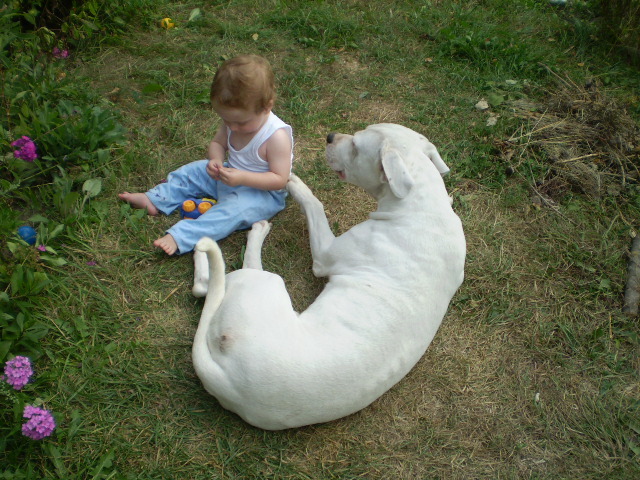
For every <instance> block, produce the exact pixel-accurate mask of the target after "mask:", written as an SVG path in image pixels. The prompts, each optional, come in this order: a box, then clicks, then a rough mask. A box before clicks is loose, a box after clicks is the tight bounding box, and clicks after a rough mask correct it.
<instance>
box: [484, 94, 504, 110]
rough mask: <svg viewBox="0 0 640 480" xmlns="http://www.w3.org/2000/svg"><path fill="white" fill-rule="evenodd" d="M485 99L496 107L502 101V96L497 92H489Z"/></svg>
mask: <svg viewBox="0 0 640 480" xmlns="http://www.w3.org/2000/svg"><path fill="white" fill-rule="evenodd" d="M487 101H488V102H489V104H490V105H491V106H493V107H498V106H500V105H502V104H503V103H504V96H503V95H500V94H499V93H489V94H488V95H487Z"/></svg>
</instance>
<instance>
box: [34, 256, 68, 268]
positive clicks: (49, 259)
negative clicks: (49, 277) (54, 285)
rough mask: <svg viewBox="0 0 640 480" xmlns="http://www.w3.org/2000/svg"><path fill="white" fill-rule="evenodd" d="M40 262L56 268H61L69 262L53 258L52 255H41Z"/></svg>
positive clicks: (60, 258)
mask: <svg viewBox="0 0 640 480" xmlns="http://www.w3.org/2000/svg"><path fill="white" fill-rule="evenodd" d="M40 260H42V261H43V262H45V263H47V264H48V265H52V266H54V267H61V266H62V265H66V264H67V261H66V260H65V259H64V258H62V257H53V256H51V255H40Z"/></svg>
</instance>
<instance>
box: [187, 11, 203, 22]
mask: <svg viewBox="0 0 640 480" xmlns="http://www.w3.org/2000/svg"><path fill="white" fill-rule="evenodd" d="M201 16H202V12H201V11H200V9H199V8H194V9H193V10H191V13H190V14H189V20H187V21H188V22H191V21H193V20H196V19H198V18H200V17H201Z"/></svg>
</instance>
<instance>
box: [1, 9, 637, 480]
mask: <svg viewBox="0 0 640 480" xmlns="http://www.w3.org/2000/svg"><path fill="white" fill-rule="evenodd" d="M36 3H37V2H36ZM43 3H44V2H43ZM86 3H91V2H86ZM117 3H118V2H112V3H109V2H106V3H105V4H100V5H103V7H102V8H104V11H103V12H102V13H103V14H104V13H108V14H106V15H102V16H101V15H100V12H98V11H97V10H96V12H95V14H94V13H92V11H91V10H90V9H87V10H83V12H84V13H83V14H82V15H84V16H82V15H80V14H78V13H77V12H76V15H79V16H80V17H81V18H82V19H83V20H84V21H81V20H80V21H79V23H77V24H73V23H71V24H72V25H76V26H74V27H73V28H72V27H65V28H66V29H67V33H66V35H67V36H66V37H65V36H64V35H63V32H62V30H60V31H58V30H56V28H58V27H56V26H52V27H51V32H53V36H52V35H49V34H48V33H47V32H43V30H42V28H43V26H42V25H41V24H38V21H39V20H34V21H35V23H36V24H37V25H36V26H37V27H38V28H39V29H40V30H35V31H36V32H39V33H37V35H39V37H38V39H37V40H36V39H35V37H28V38H23V37H21V36H22V35H23V34H24V33H23V32H24V31H25V30H23V29H17V27H15V23H7V25H11V28H10V29H8V30H7V29H3V32H6V31H10V32H13V33H14V34H15V36H16V38H15V39H11V40H10V41H11V42H12V43H11V44H10V47H9V48H5V49H4V50H3V52H5V53H4V54H5V62H4V63H3V70H2V73H3V77H2V78H3V80H4V85H3V98H2V100H3V103H2V104H3V110H4V111H5V112H6V115H5V116H6V117H7V120H3V123H2V131H1V132H0V133H1V137H2V138H1V140H2V142H3V143H2V145H3V148H4V150H3V153H4V154H5V155H4V157H3V159H2V161H3V165H2V167H3V168H2V172H0V182H2V183H1V186H2V194H1V196H0V198H1V199H2V209H1V210H0V212H1V214H2V216H1V217H0V223H1V224H2V226H3V228H2V231H1V233H0V235H1V238H2V258H3V262H2V269H1V270H0V282H2V283H1V285H2V286H3V292H2V295H1V296H0V301H1V303H0V305H2V308H3V310H2V315H3V317H2V319H1V320H0V322H2V323H1V325H2V339H1V340H2V342H0V354H2V355H3V356H2V361H3V362H6V361H7V360H11V361H13V363H11V364H10V365H11V368H10V369H9V372H8V373H6V372H5V376H7V379H8V380H10V382H9V381H8V380H5V381H4V382H3V383H2V387H1V389H0V394H2V397H1V398H2V399H3V404H2V409H1V410H0V414H1V416H0V433H1V434H2V435H0V437H1V438H2V440H0V466H1V467H0V478H65V479H73V478H78V479H79V478H83V479H84V478H96V479H97V478H136V479H146V478H148V479H160V478H192V479H199V478H202V479H204V478H207V479H209V478H292V479H303V478H322V479H324V478H341V479H342V478H447V479H449V478H451V479H456V478H460V479H466V478H550V479H551V478H553V479H555V478H585V479H587V478H614V479H615V478H618V479H627V478H636V477H638V475H640V378H639V375H640V359H639V351H640V341H639V339H638V319H637V317H635V318H634V317H629V316H627V315H625V314H623V312H622V304H623V293H624V287H625V282H626V279H627V259H628V254H629V248H630V245H631V240H632V236H633V235H634V234H635V233H637V232H638V225H639V223H640V187H639V181H640V176H639V175H638V169H639V168H640V160H639V157H638V155H639V153H640V152H639V151H638V145H640V133H639V130H638V118H639V116H640V98H639V97H638V93H637V92H638V86H639V85H638V83H639V81H638V78H639V76H638V72H637V68H636V69H634V67H633V66H630V65H629V64H628V63H627V60H628V50H624V51H622V50H621V49H618V48H612V47H611V45H614V46H615V45H616V44H615V43H612V44H609V43H608V42H609V41H608V40H606V38H609V37H604V36H599V30H598V29H597V22H596V21H595V20H594V18H593V17H592V16H591V15H592V14H593V12H597V10H596V9H594V8H592V5H591V3H588V2H573V3H572V4H570V5H569V6H568V7H564V8H562V7H557V6H553V5H551V4H550V2H547V1H542V0H540V1H536V0H519V1H516V2H508V3H507V2H502V1H498V0H488V1H483V2H458V1H454V2H440V1H426V0H422V1H418V0H415V1H390V2H365V1H359V0H345V1H331V2H316V1H300V2H289V1H283V0H267V1H265V2H261V3H259V4H257V3H256V2H252V1H248V0H234V1H228V2H222V1H201V2H191V1H189V2H167V3H158V4H156V6H155V10H151V7H150V6H149V4H148V3H147V2H140V3H139V4H138V6H139V9H138V10H139V13H138V17H136V16H135V15H134V16H133V17H128V16H127V15H128V14H127V13H126V12H125V11H124V10H118V9H117V8H116V7H117ZM622 3H624V2H622ZM61 4H62V3H61ZM631 4H633V2H631ZM104 5H107V7H111V8H107V7H105V6H104ZM114 5H115V6H114ZM98 6H99V4H97V3H95V6H94V9H95V8H98ZM1 12H4V13H6V10H4V11H1ZM514 12H517V15H515V14H514ZM0 15H1V13H0ZM92 15H93V16H92ZM165 17H169V18H171V19H172V21H173V23H174V25H175V26H174V27H173V28H169V29H166V28H162V27H161V26H160V25H159V23H160V20H161V19H162V18H165ZM0 18H2V17H0ZM37 18H40V17H37ZM116 18H118V19H120V20H116ZM105 19H112V21H111V22H108V21H107V20H105ZM24 21H26V22H28V18H26V17H25V19H24ZM86 22H89V24H90V25H93V26H95V27H96V30H94V29H93V28H92V27H91V26H88V25H87V23H86ZM105 24H108V25H113V26H114V30H108V29H107V27H105V26H104V25H105ZM127 25H131V26H133V25H135V26H136V28H128V29H126V26H127ZM116 26H117V28H116ZM74 29H75V30H74ZM102 30H105V31H102ZM117 30H119V31H120V32H119V33H118V31H117ZM69 32H71V33H69ZM73 32H76V34H75V36H74V34H73ZM96 32H97V33H96ZM627 34H628V32H627ZM89 35H91V36H93V37H95V36H98V37H99V41H95V42H94V41H91V39H90V38H88V36H89ZM18 37H20V38H21V39H23V40H24V42H36V41H37V42H49V43H46V46H47V48H46V52H47V53H46V55H43V54H42V53H39V54H36V53H33V52H34V51H37V52H42V51H44V48H42V45H43V44H42V43H38V44H37V45H38V48H36V49H35V50H34V49H33V48H28V46H25V45H26V44H25V43H20V49H18V43H17V42H18V41H19V39H18ZM85 37H87V38H85ZM2 38H9V37H2ZM62 38H64V39H65V42H66V43H65V42H63V43H56V42H57V41H58V40H59V39H62ZM74 39H75V40H74ZM3 41H4V42H6V41H7V40H3ZM20 41H22V40H20ZM74 42H75V43H74ZM12 48H13V50H11V49H12ZM54 48H57V49H58V50H57V51H56V53H55V55H54V50H53V49H54ZM17 50H20V51H21V52H23V54H22V56H21V57H20V58H21V62H19V63H17V62H15V61H14V60H15V58H16V57H15V55H16V51H17ZM64 51H67V52H68V53H69V52H70V55H71V57H70V58H69V57H65V56H64V55H63V53H62V52H64ZM30 52H31V53H30ZM239 53H257V54H260V55H264V56H265V57H266V58H268V59H269V61H270V62H271V63H272V65H273V67H274V70H275V73H276V78H277V80H278V86H279V88H278V93H279V99H278V101H277V108H276V109H275V111H276V112H277V113H278V115H279V116H281V118H283V119H286V120H287V122H289V123H290V124H291V125H292V126H293V127H294V133H295V137H296V147H295V153H296V159H295V165H294V171H295V172H296V173H297V174H298V175H299V176H300V177H301V178H302V179H303V180H304V181H305V182H307V183H308V184H309V185H310V187H311V188H312V190H313V191H314V192H315V193H316V194H317V195H318V197H319V198H320V199H321V200H322V201H323V202H324V204H325V206H326V209H327V212H328V216H329V218H330V220H331V221H332V222H333V227H334V229H335V231H336V232H337V233H339V232H341V231H344V230H345V229H347V228H349V227H350V226H351V225H354V224H356V223H358V222H360V221H362V220H363V219H364V218H366V215H367V213H368V212H369V211H370V210H371V209H373V208H375V206H374V205H373V203H372V202H371V200H369V199H368V198H367V197H366V195H365V194H363V193H362V192H361V191H359V190H358V189H356V188H353V187H350V186H348V185H345V184H343V183H341V182H340V181H339V180H338V179H337V178H335V177H334V175H333V174H332V172H330V171H329V169H328V168H327V167H326V166H325V164H324V158H323V150H324V138H325V136H326V134H327V133H329V132H331V131H338V132H354V131H356V130H359V129H361V128H364V127H365V126H366V125H368V124H371V123H379V122H394V123H400V124H403V125H405V126H408V127H410V128H413V129H415V130H417V131H420V132H421V133H424V134H425V135H426V136H427V137H428V138H429V139H430V140H431V141H432V142H433V143H434V144H435V145H436V146H437V147H438V149H439V151H440V153H441V154H442V156H443V158H444V159H445V161H446V162H447V163H448V165H449V166H450V167H451V170H452V174H451V176H450V177H449V178H448V179H447V180H446V182H447V186H448V188H449V190H450V191H451V192H452V195H453V197H454V208H455V209H456V211H457V212H458V214H459V215H460V216H461V218H462V220H463V224H464V227H465V232H466V235H467V242H468V257H467V267H466V280H465V283H464V284H463V286H462V288H461V289H460V291H459V292H458V294H457V295H456V297H454V300H453V303H452V305H451V308H450V310H449V313H448V315H447V316H446V317H445V319H444V321H443V324H442V327H441V329H440V330H439V332H438V334H437V335H436V337H435V339H434V341H433V343H432V344H431V346H430V347H429V349H428V351H427V353H426V355H425V356H424V358H423V359H422V360H421V361H420V362H419V363H418V365H417V366H416V367H415V368H414V369H413V370H412V371H411V373H410V374H409V375H408V376H407V377H406V378H405V379H404V380H403V381H402V382H400V383H399V384H398V385H396V386H395V387H394V388H393V389H392V390H391V391H389V392H388V393H387V394H385V395H384V396H383V397H382V398H380V399H379V400H378V401H376V402H374V404H372V405H371V406H370V407H368V408H366V409H364V410H363V411H361V412H359V413H357V414H355V415H352V416H350V417H348V418H344V419H341V420H338V421H335V422H332V423H329V424H324V425H316V426H309V427H305V428H301V429H295V430H291V431H284V432H264V431H260V430H257V429H255V428H252V427H249V426H248V425H246V424H245V423H243V422H242V421H241V420H239V419H238V418H237V417H236V416H234V415H232V414H230V413H228V412H226V411H224V410H223V409H222V408H221V407H220V406H219V405H218V404H217V403H216V401H215V400H214V399H213V398H211V397H209V396H208V395H207V394H206V393H205V392H204V391H203V389H202V387H201V385H200V383H199V381H198V380H197V378H196V376H195V374H194V373H193V369H192V367H191V363H190V349H191V342H192V339H193V334H194V332H195V328H196V324H197V321H198V317H199V312H200V309H201V307H202V301H201V300H197V299H194V298H193V297H192V296H191V294H190V284H191V278H190V277H191V275H192V260H191V257H190V256H189V255H185V256H181V257H179V258H168V257H166V256H165V255H164V254H160V253H159V252H158V251H157V250H155V249H154V248H153V247H152V245H151V242H152V240H153V239H155V238H157V237H158V236H159V235H160V234H161V233H162V232H163V231H164V229H165V228H166V227H167V226H169V225H171V224H172V223H173V222H175V221H176V217H170V218H165V217H157V218H156V217H153V218H152V217H147V216H145V215H144V214H143V213H142V212H140V211H135V210H132V209H131V208H129V207H128V206H127V205H125V204H122V203H118V201H117V197H116V193H117V192H120V191H123V190H129V191H141V190H146V189H147V188H149V187H150V186H152V185H154V184H156V183H158V182H159V181H161V180H162V179H163V178H165V177H166V175H167V173H168V172H169V171H171V170H172V169H174V168H175V167H176V166H178V165H181V164H183V163H185V162H187V161H191V160H193V159H198V158H202V157H204V155H205V152H206V145H207V142H208V141H209V140H210V139H211V137H212V135H213V133H214V132H215V130H216V128H217V125H218V124H217V119H216V117H215V115H214V114H213V112H212V111H211V109H210V107H209V106H208V88H209V84H210V81H211V78H212V75H213V73H214V72H215V68H216V65H218V64H219V62H220V61H222V60H223V59H224V58H228V57H230V56H233V55H236V54H239ZM29 55H31V57H29ZM39 55H40V56H39ZM44 56H46V58H47V61H46V62H45V61H44V60H43V57H44ZM58 57H60V58H58ZM15 65H21V67H20V68H22V69H23V70H22V72H23V74H22V75H16V74H15V73H12V74H11V75H9V72H10V71H11V70H10V69H11V68H15ZM24 72H28V73H29V74H30V75H31V77H29V76H28V75H24ZM61 73H64V74H65V76H61V75H60V74H61ZM30 78H32V79H36V80H37V81H36V80H30ZM8 80H11V81H8ZM34 85H35V86H34ZM21 92H25V93H21ZM482 101H484V102H482ZM25 104H26V105H27V107H26V108H25V107H23V105H25ZM23 108H24V111H23ZM47 122H49V123H47ZM62 132H64V135H63V134H62ZM23 136H27V137H29V138H30V139H32V140H34V142H35V146H36V148H37V150H36V151H37V154H38V155H39V157H38V159H37V160H36V161H35V162H28V161H26V160H25V159H24V158H23V157H25V156H27V157H28V156H29V155H30V153H31V151H30V150H28V148H27V150H24V151H22V150H19V149H20V146H13V147H12V146H11V143H12V142H14V141H16V140H18V139H20V138H22V137H23ZM125 142H126V143H125ZM16 150H17V151H20V152H22V153H20V155H18V157H16V156H15V155H14V151H16ZM45 157H48V158H46V159H45ZM29 219H31V223H32V224H33V225H35V226H36V227H38V231H39V237H38V240H37V242H36V244H35V245H34V246H29V245H28V244H26V243H24V242H21V240H20V239H19V238H18V237H17V236H16V235H15V233H14V232H15V231H16V230H17V227H18V226H20V225H22V224H23V223H26V222H27V221H28V220H29ZM273 224H274V226H273V229H272V232H271V233H270V235H269V237H268V238H267V241H266V243H265V248H264V257H263V260H264V264H265V268H266V269H268V270H270V271H273V272H275V273H278V274H280V275H282V276H283V278H284V279H285V282H286V284H287V288H288V289H289V291H290V293H291V295H292V299H293V302H294V307H295V308H296V309H299V310H300V309H304V308H305V307H306V306H307V305H308V304H309V303H310V302H311V301H312V300H313V298H314V297H315V295H316V294H317V293H318V292H319V291H320V290H321V289H322V286H323V282H322V280H318V279H315V278H314V277H313V275H312V274H311V271H310V267H311V265H310V256H309V252H308V238H307V235H306V227H305V223H304V219H303V218H302V214H301V212H300V210H299V209H298V208H297V206H296V205H295V204H294V203H293V202H290V203H289V205H288V207H287V209H286V210H285V211H284V212H282V213H281V214H279V215H278V216H277V217H276V218H275V219H274V220H273ZM245 240H246V234H245V233H242V232H240V233H236V234H234V235H232V236H231V237H229V238H228V239H226V240H224V241H222V242H221V247H222V250H223V252H224V254H225V259H226V261H227V268H228V270H232V269H235V268H238V267H239V265H240V264H241V255H242V246H243V245H244V243H245ZM40 245H42V246H43V247H44V249H45V250H47V249H49V251H44V252H43V251H40V250H38V249H37V247H39V246H40ZM23 356H24V357H29V358H30V359H31V360H30V361H31V366H32V367H33V371H34V373H33V374H31V375H30V376H31V379H32V381H31V383H27V384H25V385H24V386H22V387H21V389H20V390H16V389H15V385H22V379H23V376H21V374H22V373H24V372H25V371H27V367H26V366H25V362H24V361H23V360H21V358H20V357H23ZM16 358H18V360H15V359H16ZM4 364H5V363H3V366H4ZM17 368H20V369H22V370H20V372H18V371H17V370H16V369H17ZM3 372H4V371H3ZM21 372H22V373H21ZM28 405H30V406H33V407H34V408H42V409H45V410H47V411H48V412H51V414H52V416H53V419H54V421H55V425H56V426H55V429H54V430H52V431H51V432H49V429H50V427H51V425H50V423H48V417H47V418H43V419H42V422H41V423H40V424H39V425H40V426H41V427H42V428H41V429H43V431H44V433H49V436H46V437H45V438H42V439H34V438H33V437H34V436H38V435H36V434H31V436H26V435H25V434H23V430H22V424H23V423H25V422H27V420H29V421H31V420H32V419H33V417H34V416H36V413H37V412H34V411H32V410H29V411H28V413H29V414H30V415H31V418H30V419H26V418H22V416H23V413H24V411H25V410H24V409H25V407H26V406H28ZM38 415H40V413H38ZM37 419H40V417H37ZM27 431H28V432H33V430H29V429H27Z"/></svg>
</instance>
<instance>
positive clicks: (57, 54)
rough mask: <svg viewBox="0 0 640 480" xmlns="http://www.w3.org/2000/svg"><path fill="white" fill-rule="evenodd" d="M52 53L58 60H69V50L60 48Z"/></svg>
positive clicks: (54, 49)
mask: <svg viewBox="0 0 640 480" xmlns="http://www.w3.org/2000/svg"><path fill="white" fill-rule="evenodd" d="M52 53H53V56H54V57H56V58H67V57H68V56H69V50H60V49H59V48H58V47H53V51H52Z"/></svg>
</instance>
